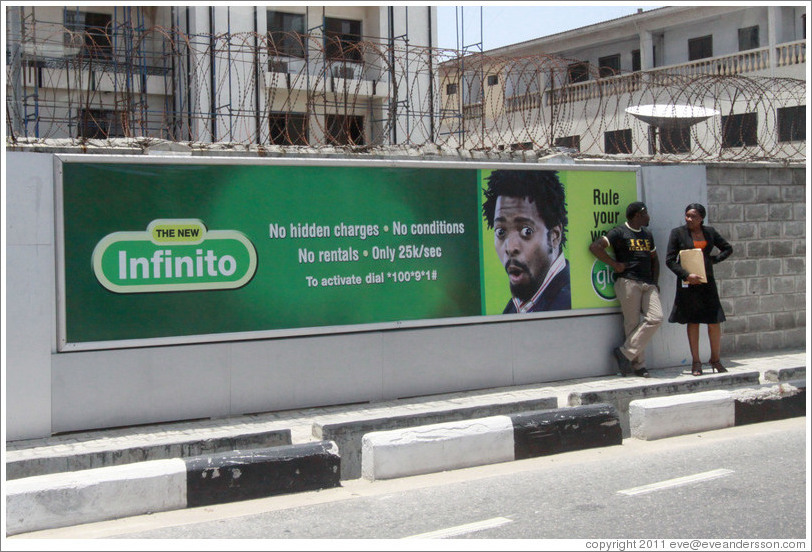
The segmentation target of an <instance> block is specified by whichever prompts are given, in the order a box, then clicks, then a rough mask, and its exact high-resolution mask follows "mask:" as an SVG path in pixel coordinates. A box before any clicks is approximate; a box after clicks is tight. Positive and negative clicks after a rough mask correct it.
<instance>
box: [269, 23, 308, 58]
mask: <svg viewBox="0 0 812 552" xmlns="http://www.w3.org/2000/svg"><path fill="white" fill-rule="evenodd" d="M305 40H306V38H305V16H304V14H300V13H285V12H280V11H274V10H268V48H269V51H270V54H271V55H274V56H290V57H297V58H304V57H305V55H306V51H307V48H305ZM285 72H286V71H285Z"/></svg>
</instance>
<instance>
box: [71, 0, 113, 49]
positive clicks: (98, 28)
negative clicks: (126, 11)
mask: <svg viewBox="0 0 812 552" xmlns="http://www.w3.org/2000/svg"><path fill="white" fill-rule="evenodd" d="M65 28H66V29H67V30H68V31H71V32H70V33H67V34H66V35H65V44H66V45H69V46H74V47H76V46H80V47H81V48H82V54H84V55H87V56H92V57H95V58H106V59H110V58H111V57H113V45H112V42H111V41H110V36H111V35H112V33H113V18H112V16H111V15H110V14H107V13H95V12H82V11H78V10H65Z"/></svg>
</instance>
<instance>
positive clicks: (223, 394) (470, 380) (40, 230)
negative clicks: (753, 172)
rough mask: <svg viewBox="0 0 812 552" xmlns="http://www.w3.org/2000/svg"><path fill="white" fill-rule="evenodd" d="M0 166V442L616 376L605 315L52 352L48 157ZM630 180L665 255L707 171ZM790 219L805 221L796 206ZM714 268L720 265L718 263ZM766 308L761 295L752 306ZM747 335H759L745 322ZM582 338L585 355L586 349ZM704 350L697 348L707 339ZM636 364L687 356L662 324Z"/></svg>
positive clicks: (662, 169) (778, 284)
mask: <svg viewBox="0 0 812 552" xmlns="http://www.w3.org/2000/svg"><path fill="white" fill-rule="evenodd" d="M517 168H519V165H517ZM5 172H6V194H7V195H6V200H7V216H8V218H7V223H6V224H7V225H6V232H7V234H6V235H7V258H6V267H4V268H5V270H6V275H7V296H6V298H5V308H6V320H7V324H6V348H5V351H4V353H5V355H6V397H5V405H6V422H7V424H6V427H7V439H8V440H19V439H26V438H36V437H43V436H48V435H51V434H52V433H58V432H66V431H79V430H87V429H95V428H103V427H114V426H121V425H131V424H144V423H156V422H166V421H175V420H187V419H194V418H210V417H211V418H217V417H228V416H239V415H243V414H250V413H257V412H265V411H276V410H284V409H292V408H304V407H310V406H323V405H333V404H341V403H350V402H374V401H382V400H390V399H395V398H400V397H408V396H414V395H423V394H436V393H443V392H453V391H461V390H470V389H478V388H489V387H499V386H510V385H523V384H530V383H540V382H547V381H556V380H564V379H572V378H583V377H591V376H600V375H608V374H613V373H614V372H615V366H614V362H613V361H612V359H611V356H610V354H609V351H610V350H611V348H612V347H614V346H615V345H617V344H618V343H619V342H620V341H621V340H622V329H621V321H620V315H619V313H617V312H615V311H609V312H606V313H602V314H597V315H589V316H576V317H564V318H544V319H519V320H516V319H515V318H509V317H508V318H504V319H500V320H494V321H491V320H490V319H482V320H483V322H479V323H475V324H461V325H455V326H434V327H425V328H409V329H387V330H376V331H365V332H358V333H348V334H335V335H316V336H302V337H287V338H277V339H263V340H254V341H244V342H236V341H235V342H225V343H203V344H191V345H178V346H161V347H149V348H132V349H119V350H108V351H84V352H70V353H57V352H56V321H55V320H56V312H57V309H56V304H57V302H56V292H55V289H56V284H55V281H56V280H55V279H56V273H57V266H56V261H55V258H56V255H55V238H54V235H55V233H54V199H53V194H54V170H53V155H52V154H50V153H23V152H8V153H7V156H6V165H5ZM745 172H746V171H745ZM801 172H803V171H801ZM742 174H744V173H742ZM775 174H779V173H778V172H776V173H775ZM781 174H783V173H781ZM742 178H745V177H744V176H742ZM641 179H642V182H643V190H642V196H643V198H644V199H645V200H646V201H647V202H648V204H649V208H650V210H651V212H652V229H653V231H654V236H655V241H656V243H657V245H658V247H659V248H660V251H661V255H660V257H661V259H664V257H665V247H666V244H667V238H668V232H669V230H670V229H671V228H672V227H673V226H677V225H679V224H682V209H683V206H684V205H686V204H688V203H690V202H692V201H703V202H704V201H706V197H707V192H706V186H705V168H704V167H703V166H700V165H687V164H685V165H675V166H650V167H643V168H642V170H641ZM799 182H801V183H802V180H800V181H799ZM730 187H731V188H734V187H735V188H737V189H738V186H733V185H731V186H730ZM790 188H791V187H789V186H788V189H790ZM801 188H802V185H801ZM791 189H794V188H791ZM787 193H788V194H789V193H790V192H787ZM786 197H787V199H788V198H789V196H786ZM710 203H711V214H712V215H713V216H711V217H709V219H710V220H709V222H711V223H713V222H715V220H714V218H713V217H714V216H715V215H716V212H715V211H714V210H713V209H714V207H713V202H710ZM800 208H801V209H802V208H803V205H800ZM797 209H798V207H796V210H797ZM768 212H769V208H768ZM781 212H783V211H781ZM799 213H801V216H803V215H802V211H800V212H799ZM765 222H769V221H766V220H765ZM717 226H718V225H717ZM765 228H772V227H771V226H766V227H765ZM720 229H721V230H722V231H723V232H727V235H729V236H730V237H731V238H734V236H732V235H731V234H730V232H732V231H733V230H729V229H727V228H724V227H722V228H720ZM765 231H766V230H765ZM793 231H796V232H800V233H801V236H800V238H799V239H800V241H801V243H803V238H804V228H803V226H802V225H801V226H800V228H798V227H796V226H790V225H786V230H784V232H793ZM735 239H739V238H738V236H736V237H735ZM776 241H780V240H776ZM775 247H779V246H778V245H776V246H775ZM801 247H802V245H801ZM739 249H740V248H739ZM743 254H744V253H743V252H737V254H736V255H735V256H734V257H733V259H735V260H736V261H741V262H745V260H744V259H743V258H742V257H741V255H743ZM802 260H803V259H802V258H801V261H802ZM728 262H731V261H728ZM762 262H767V264H768V265H769V264H770V261H769V259H763V260H762V259H759V260H757V261H756V264H757V265H760V264H761V263H762ZM781 262H782V263H785V264H786V267H785V268H786V270H787V271H788V270H790V269H793V270H795V269H797V268H793V267H797V263H795V262H793V261H791V260H790V258H787V259H785V260H782V261H781ZM724 266H725V263H723V264H721V265H719V267H724ZM731 266H734V265H733V263H732V262H731ZM744 266H747V265H744ZM781 266H782V267H784V264H782V265H781ZM800 270H801V273H800V274H795V275H794V276H793V282H795V283H796V285H795V287H793V289H796V288H797V285H801V286H802V285H803V284H802V282H803V265H801V268H800ZM661 271H662V275H663V276H662V278H661V284H662V289H663V305H664V308H665V309H666V311H668V309H669V308H670V304H671V302H672V301H673V288H674V286H673V282H674V276H673V274H671V273H670V272H668V271H667V269H665V267H664V266H663V267H662V268H661ZM782 275H784V273H782ZM797 282H801V283H800V284H797ZM787 283H788V280H786V279H780V278H776V279H774V280H770V282H769V284H770V285H773V287H775V288H776V289H783V287H782V286H785V285H787ZM723 285H725V284H723ZM753 285H755V283H754V284H753ZM793 293H795V292H793ZM792 297H793V299H791V301H792V300H794V299H798V294H797V293H796V294H795V295H793V296H792ZM725 300H726V301H730V300H729V299H727V298H726V299H725ZM791 304H792V305H794V308H795V309H796V311H797V310H798V309H800V310H801V311H802V310H803V302H802V301H801V302H800V303H791V302H788V303H785V305H786V306H790V305H791ZM768 306H769V305H768V304H767V302H766V301H765V302H764V304H763V305H762V304H761V303H758V305H757V307H756V308H762V307H763V308H767V307H768ZM742 308H744V307H742ZM738 309H739V307H738V306H737V304H732V305H731V307H730V309H729V310H731V311H734V314H735V313H736V312H737V310H738ZM786 312H787V311H782V312H781V313H773V315H772V319H774V320H775V321H776V322H777V323H783V324H786V323H788V321H787V320H786V318H787V317H786ZM752 316H753V317H757V316H758V315H757V314H753V315H752ZM794 316H795V320H796V321H798V320H800V321H803V312H799V313H797V314H794ZM486 320H487V321H486ZM754 320H755V319H754ZM753 324H754V325H755V324H756V323H755V322H753ZM753 331H758V329H757V328H756V327H754V328H753ZM587 336H588V340H589V347H584V346H583V344H584V340H585V338H586V337H587ZM727 337H728V336H726V339H727ZM772 343H773V344H775V342H772ZM795 343H797V340H796V341H791V340H786V341H785V342H784V344H785V345H787V346H789V345H792V344H795ZM745 344H746V342H745V343H743V345H745ZM763 344H764V345H766V343H763ZM737 345H738V343H736V342H734V343H733V344H732V346H731V347H729V348H728V349H726V350H727V351H729V352H732V351H734V350H735V349H734V347H735V346H737ZM758 345H759V346H761V345H762V343H758ZM703 347H707V344H706V342H705V341H703ZM648 358H649V366H650V367H652V368H656V367H661V366H673V365H677V364H681V363H683V362H685V359H686V358H688V346H687V342H686V340H685V336H684V328H683V327H682V326H679V325H676V324H667V323H666V324H664V325H663V328H662V329H661V331H660V332H658V334H657V335H656V336H655V338H654V340H653V341H652V343H651V345H650V347H649V353H648Z"/></svg>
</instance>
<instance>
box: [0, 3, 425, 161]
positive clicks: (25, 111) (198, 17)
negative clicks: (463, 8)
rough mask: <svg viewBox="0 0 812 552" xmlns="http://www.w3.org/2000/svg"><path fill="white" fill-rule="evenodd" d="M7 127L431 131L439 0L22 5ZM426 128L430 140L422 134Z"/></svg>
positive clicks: (12, 19)
mask: <svg viewBox="0 0 812 552" xmlns="http://www.w3.org/2000/svg"><path fill="white" fill-rule="evenodd" d="M7 15H8V17H7V44H8V57H7V76H8V79H7V82H8V85H7V86H8V88H7V90H8V99H7V106H8V111H9V117H8V120H7V134H8V135H9V136H12V137H14V138H21V137H35V138H71V139H77V138H79V139H85V138H88V139H90V138H112V137H150V138H161V139H169V140H175V141H198V142H237V143H249V144H256V145H260V146H261V145H274V144H280V145H302V144H349V145H356V146H358V145H373V144H386V143H402V142H404V141H407V140H408V139H409V137H412V138H417V139H418V140H419V141H424V140H426V139H429V138H430V136H431V133H432V132H433V124H434V110H432V109H431V103H430V102H432V101H433V100H432V98H431V97H430V95H425V94H424V95H423V96H421V97H417V96H415V94H414V93H413V92H412V91H413V90H431V89H432V86H431V74H432V71H433V67H432V57H431V56H430V55H426V54H425V52H426V51H430V48H431V47H432V45H433V44H436V26H437V25H436V8H433V7H425V6H397V7H384V6H352V7H344V6H332V5H327V6H305V5H299V6H289V7H287V6H286V7H282V6H273V7H264V6H263V7H253V6H226V5H222V6H212V7H208V6H140V7H126V6H124V7H123V6H117V7H104V6H96V5H93V6H90V5H85V6H81V7H60V6H56V5H43V6H23V7H20V6H15V7H9V8H8V11H7ZM423 134H425V136H422V135H423Z"/></svg>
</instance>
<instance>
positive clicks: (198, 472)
mask: <svg viewBox="0 0 812 552" xmlns="http://www.w3.org/2000/svg"><path fill="white" fill-rule="evenodd" d="M340 463H341V462H340V457H339V455H338V447H337V446H336V445H335V443H333V442H331V441H320V442H316V443H306V444H301V445H286V446H279V447H273V448H266V449H253V450H245V451H233V452H228V453H219V454H214V455H210V456H200V457H194V458H186V459H180V458H175V459H169V460H151V461H146V462H136V463H133V464H126V465H122V466H110V467H105V468H95V469H89V470H80V471H75V472H66V473H56V474H48V475H39V476H34V477H26V478H22V479H16V480H12V481H7V482H6V534H7V535H15V534H19V533H26V532H30V531H38V530H42V529H52V528H56V527H66V526H70V525H78V524H82V523H90V522H94V521H103V520H109V519H116V518H121V517H127V516H135V515H141V514H147V513H153V512H163V511H169V510H178V509H182V508H193V507H197V506H204V505H209V504H218V503H225V502H235V501H239V500H249V499H254V498H262V497H267V496H274V495H279V494H286V493H296V492H303V491H313V490H319V489H327V488H331V487H338V486H340V482H339V473H340V471H341V466H340Z"/></svg>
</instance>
